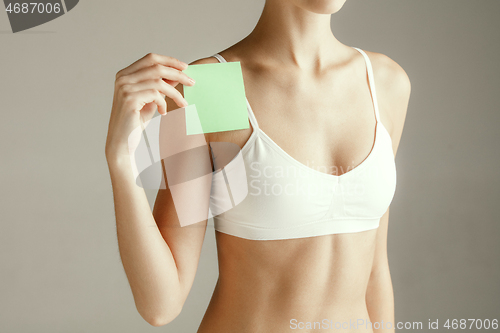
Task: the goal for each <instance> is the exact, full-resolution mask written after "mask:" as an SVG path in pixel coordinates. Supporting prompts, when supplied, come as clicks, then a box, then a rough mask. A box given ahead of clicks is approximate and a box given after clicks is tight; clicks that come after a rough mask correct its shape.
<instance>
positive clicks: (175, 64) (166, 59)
mask: <svg viewBox="0 0 500 333" xmlns="http://www.w3.org/2000/svg"><path fill="white" fill-rule="evenodd" d="M156 64H160V65H164V66H167V67H172V68H176V69H178V70H180V71H183V70H185V69H186V68H187V67H188V64H186V63H185V62H183V61H180V60H179V59H177V58H174V57H170V56H166V55H162V54H157V53H148V54H146V55H145V56H144V57H142V58H141V59H139V60H137V61H136V62H134V63H133V64H131V65H130V66H128V67H125V68H123V69H122V70H120V71H118V73H116V77H117V78H118V77H120V76H123V75H128V74H131V73H134V72H137V71H138V70H140V69H142V68H145V67H150V66H152V65H156Z"/></svg>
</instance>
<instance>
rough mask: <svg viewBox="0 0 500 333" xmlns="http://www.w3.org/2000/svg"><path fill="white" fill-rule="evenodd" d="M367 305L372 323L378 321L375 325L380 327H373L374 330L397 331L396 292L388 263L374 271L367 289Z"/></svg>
mask: <svg viewBox="0 0 500 333" xmlns="http://www.w3.org/2000/svg"><path fill="white" fill-rule="evenodd" d="M366 306H367V308H368V314H369V316H370V321H371V322H372V324H374V323H378V324H376V325H375V326H376V327H379V328H378V329H376V328H375V327H373V331H374V332H384V333H391V332H395V330H394V325H395V323H394V293H393V288H392V280H391V274H390V271H389V266H388V265H384V267H382V268H380V269H375V270H373V271H372V274H371V276H370V280H369V282H368V288H367V291H366ZM388 322H390V324H389V325H388V324H387V323H388ZM379 325H380V326H379ZM388 326H389V327H390V328H389V329H388V328H387V327H388Z"/></svg>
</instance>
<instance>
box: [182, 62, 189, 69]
mask: <svg viewBox="0 0 500 333" xmlns="http://www.w3.org/2000/svg"><path fill="white" fill-rule="evenodd" d="M181 65H182V66H184V68H186V67H188V66H189V65H188V64H186V63H185V62H184V61H181Z"/></svg>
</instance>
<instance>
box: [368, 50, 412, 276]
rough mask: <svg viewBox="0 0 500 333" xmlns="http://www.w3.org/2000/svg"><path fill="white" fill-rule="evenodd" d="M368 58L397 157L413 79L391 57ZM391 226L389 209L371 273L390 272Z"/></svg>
mask: <svg viewBox="0 0 500 333" xmlns="http://www.w3.org/2000/svg"><path fill="white" fill-rule="evenodd" d="M368 54H369V57H370V59H371V60H372V63H373V72H374V76H375V82H376V89H377V97H378V103H379V109H380V117H381V121H382V122H383V123H384V125H385V127H386V128H387V129H388V132H389V134H390V135H391V139H392V148H393V152H394V156H396V153H397V150H398V147H399V142H400V140H401V136H402V132H403V127H404V122H405V119H406V113H407V108H408V103H409V99H410V92H411V84H410V79H409V78H408V75H407V74H406V72H405V71H404V70H403V68H402V67H401V66H400V65H398V64H397V63H396V62H395V61H394V60H392V59H390V58H389V57H388V56H386V55H383V54H380V53H374V52H368ZM388 225H389V208H388V209H387V211H386V212H385V214H384V215H383V216H382V217H381V219H380V224H379V228H378V229H377V236H376V237H377V239H376V247H375V255H374V262H373V269H372V270H373V271H375V272H380V271H383V272H388V267H389V263H388V258H387V233H388Z"/></svg>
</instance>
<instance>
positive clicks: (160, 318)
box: [142, 307, 182, 327]
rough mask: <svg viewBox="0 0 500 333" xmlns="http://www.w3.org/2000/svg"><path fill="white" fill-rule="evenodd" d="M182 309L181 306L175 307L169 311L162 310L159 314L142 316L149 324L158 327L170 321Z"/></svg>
mask: <svg viewBox="0 0 500 333" xmlns="http://www.w3.org/2000/svg"><path fill="white" fill-rule="evenodd" d="M181 311H182V307H177V308H175V309H171V310H169V311H163V312H162V313H161V314H154V315H149V316H142V317H143V318H144V320H146V321H147V322H148V324H150V325H151V326H154V327H160V326H165V325H167V324H169V323H171V322H172V321H173V320H174V319H175V318H177V316H179V314H180V313H181Z"/></svg>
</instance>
